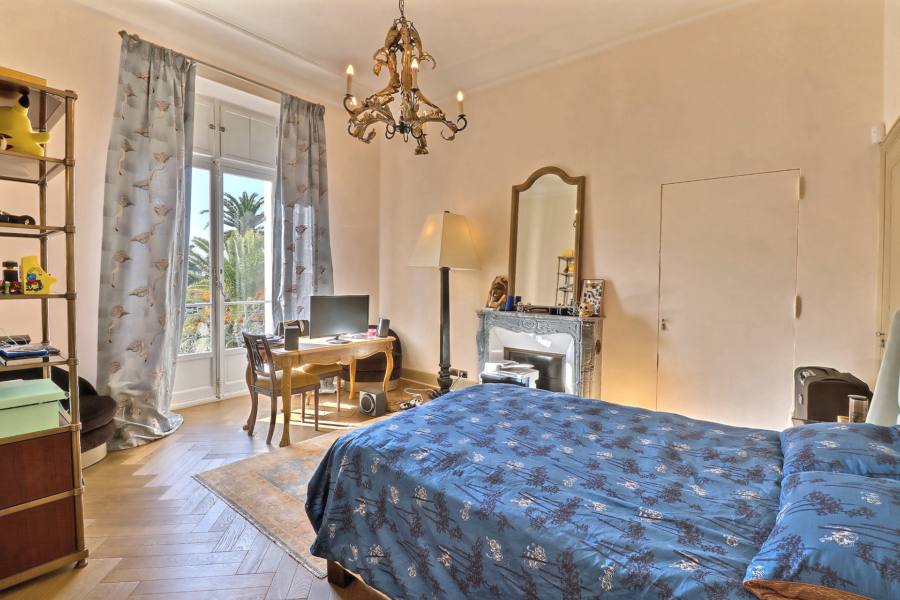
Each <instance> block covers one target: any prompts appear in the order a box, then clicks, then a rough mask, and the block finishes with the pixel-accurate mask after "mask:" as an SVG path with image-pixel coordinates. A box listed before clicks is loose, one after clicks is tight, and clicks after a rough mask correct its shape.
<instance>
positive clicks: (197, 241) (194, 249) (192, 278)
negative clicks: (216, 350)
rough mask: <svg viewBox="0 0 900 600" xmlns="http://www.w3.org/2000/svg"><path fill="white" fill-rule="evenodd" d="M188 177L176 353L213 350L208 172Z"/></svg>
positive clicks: (199, 170)
mask: <svg viewBox="0 0 900 600" xmlns="http://www.w3.org/2000/svg"><path fill="white" fill-rule="evenodd" d="M191 172H192V179H191V221H190V223H191V231H190V249H189V251H188V282H187V289H186V291H185V311H184V328H183V330H182V333H181V347H180V348H179V354H182V355H184V354H199V353H202V352H212V350H213V348H212V344H213V341H212V323H211V316H212V304H211V290H212V281H213V278H212V273H213V270H212V265H211V264H210V259H211V257H212V254H211V253H210V239H211V231H210V227H209V223H210V220H209V201H210V197H211V196H210V181H211V179H210V172H209V170H208V169H200V168H196V167H195V168H193V169H192V171H191Z"/></svg>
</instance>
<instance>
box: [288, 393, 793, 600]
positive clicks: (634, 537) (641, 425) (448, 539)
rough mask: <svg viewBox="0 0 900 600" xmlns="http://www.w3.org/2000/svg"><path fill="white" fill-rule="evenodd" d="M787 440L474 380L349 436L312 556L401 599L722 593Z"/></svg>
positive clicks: (318, 495)
mask: <svg viewBox="0 0 900 600" xmlns="http://www.w3.org/2000/svg"><path fill="white" fill-rule="evenodd" d="M782 462H783V457H782V453H781V448H780V441H779V437H778V433H777V432H774V431H765V430H757V429H746V428H737V427H729V426H725V425H720V424H716V423H709V422H704V421H696V420H692V419H689V418H687V417H683V416H680V415H675V414H669V413H658V412H653V411H649V410H644V409H639V408H629V407H625V406H620V405H617V404H610V403H608V402H603V401H600V400H589V399H585V398H580V397H577V396H570V395H567V394H557V393H550V392H544V391H540V390H531V389H526V388H520V387H514V386H506V385H487V386H475V387H470V388H465V389H463V390H459V391H457V392H453V393H450V394H448V395H446V396H443V397H442V398H439V399H437V400H433V401H431V402H429V403H427V404H425V405H423V406H421V407H419V408H416V409H413V410H410V411H408V412H406V413H404V414H401V415H397V416H395V417H392V418H390V419H385V420H383V421H381V422H378V423H374V424H372V425H370V426H368V427H365V428H362V429H360V430H358V431H355V432H351V433H348V434H346V435H344V436H342V437H340V438H339V439H338V440H337V441H336V442H335V443H334V445H333V446H332V447H331V449H330V450H329V451H328V453H327V455H326V456H325V459H324V460H323V461H322V464H321V465H320V466H319V468H318V470H317V471H316V473H315V475H314V476H313V478H312V480H311V481H310V483H309V491H308V500H307V505H306V509H307V513H308V515H309V518H310V520H311V521H312V524H313V527H314V528H315V529H316V532H317V538H316V540H315V542H314V543H313V546H312V549H311V550H312V553H313V554H314V555H315V556H319V557H322V558H327V559H331V560H336V561H338V562H340V563H341V564H343V565H344V566H345V567H347V568H348V569H349V570H351V571H354V572H356V573H359V574H360V575H361V576H362V577H363V579H364V580H365V581H366V583H367V584H369V585H370V586H372V587H374V588H376V589H378V590H380V591H381V592H383V593H385V594H386V595H388V596H390V597H391V598H394V599H396V600H403V599H410V600H432V599H434V598H436V599H445V598H446V599H451V598H452V599H455V598H502V599H504V600H507V599H523V600H550V599H553V598H562V599H564V600H576V599H579V598H583V599H586V600H587V599H602V600H607V599H619V598H628V599H629V600H638V599H647V600H651V599H652V600H672V599H676V598H680V599H683V600H729V599H733V598H741V599H748V598H753V596H752V595H751V594H750V593H749V592H747V591H745V590H744V589H743V588H742V587H741V582H742V580H743V579H744V576H745V572H746V570H747V566H748V565H749V563H750V561H751V560H752V559H753V557H754V556H755V555H756V553H757V552H758V551H759V548H760V546H761V545H762V544H763V542H765V540H766V538H767V536H768V535H769V532H770V531H771V530H772V527H773V526H774V524H775V515H776V513H777V511H778V501H779V492H780V484H781V479H782V475H781V467H782Z"/></svg>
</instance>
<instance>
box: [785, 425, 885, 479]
mask: <svg viewBox="0 0 900 600" xmlns="http://www.w3.org/2000/svg"><path fill="white" fill-rule="evenodd" d="M781 451H782V452H783V453H784V475H785V477H786V476H788V475H791V474H793V473H803V472H806V471H828V472H830V473H851V474H854V475H864V476H868V477H885V478H889V479H897V480H900V426H897V425H894V426H892V427H884V426H882V425H873V424H871V423H812V424H809V425H800V426H799V427H791V428H790V429H785V430H784V431H782V432H781Z"/></svg>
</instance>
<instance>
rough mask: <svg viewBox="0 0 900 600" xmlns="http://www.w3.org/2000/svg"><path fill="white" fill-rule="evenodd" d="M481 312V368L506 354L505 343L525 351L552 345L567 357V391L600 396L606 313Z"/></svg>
mask: <svg viewBox="0 0 900 600" xmlns="http://www.w3.org/2000/svg"><path fill="white" fill-rule="evenodd" d="M477 314H478V322H479V327H478V334H477V336H476V341H477V343H478V369H479V372H483V371H484V364H485V363H486V362H492V358H493V360H497V359H500V358H502V353H503V349H504V348H505V347H506V348H516V349H519V350H525V351H544V350H545V349H548V348H552V349H553V351H554V353H556V354H559V355H561V356H563V355H564V356H565V357H566V366H567V375H566V380H567V381H566V392H568V393H571V394H575V395H576V396H584V397H585V398H600V364H601V361H600V357H601V340H602V335H603V317H588V318H582V317H569V316H556V315H549V314H546V313H520V312H509V311H491V310H479V311H477ZM495 329H497V330H500V331H494V332H493V335H492V330H495ZM507 332H511V334H508V333H507ZM501 338H504V339H505V341H503V340H502V339H501ZM568 340H570V341H568ZM492 354H493V357H492Z"/></svg>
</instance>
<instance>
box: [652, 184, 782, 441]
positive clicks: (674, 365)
mask: <svg viewBox="0 0 900 600" xmlns="http://www.w3.org/2000/svg"><path fill="white" fill-rule="evenodd" d="M799 180H800V172H799V171H798V170H791V171H782V172H776V173H764V174H758V175H747V176H738V177H726V178H720V179H711V180H705V181H695V182H687V183H678V184H668V185H665V186H663V193H662V215H661V225H660V259H659V261H660V270H659V273H660V283H659V323H658V324H657V325H658V327H659V357H658V361H659V365H658V369H659V373H658V383H657V386H658V389H657V408H658V409H659V410H662V411H670V412H677V413H682V414H685V415H688V416H690V417H694V418H697V419H705V420H709V421H717V422H721V423H727V424H733V425H743V426H749V427H760V428H767V429H777V430H780V429H783V428H784V427H786V426H788V425H789V424H790V411H791V405H792V400H791V398H792V393H793V392H792V390H793V387H792V386H793V369H794V358H793V347H794V321H795V303H796V293H797V292H796V281H797V231H798V219H799V216H798V212H799V200H800V196H799V187H800V186H799Z"/></svg>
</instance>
